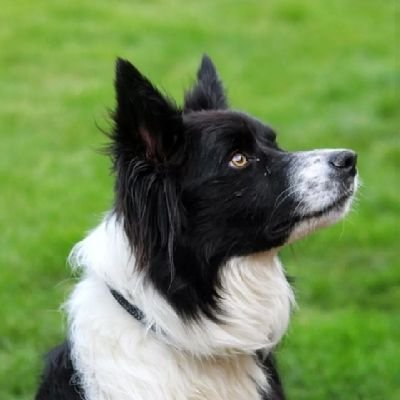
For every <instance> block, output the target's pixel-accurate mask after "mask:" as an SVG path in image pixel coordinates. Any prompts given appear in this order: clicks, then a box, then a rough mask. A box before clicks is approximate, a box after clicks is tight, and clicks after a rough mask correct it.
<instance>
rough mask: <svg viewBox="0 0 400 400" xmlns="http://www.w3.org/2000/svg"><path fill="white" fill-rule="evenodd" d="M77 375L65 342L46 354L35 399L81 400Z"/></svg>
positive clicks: (80, 389) (81, 392)
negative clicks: (43, 369) (44, 365)
mask: <svg viewBox="0 0 400 400" xmlns="http://www.w3.org/2000/svg"><path fill="white" fill-rule="evenodd" d="M83 398H84V396H83V391H82V388H81V387H80V384H79V380H78V377H77V376H76V375H75V371H74V367H73V365H72V361H71V358H70V349H69V345H68V343H67V342H65V343H63V344H61V345H60V346H58V347H56V348H54V349H53V350H52V351H51V352H50V353H49V354H48V355H47V356H46V369H45V371H44V373H43V377H42V382H41V384H40V387H39V390H38V392H37V394H36V397H35V400H82V399H83Z"/></svg>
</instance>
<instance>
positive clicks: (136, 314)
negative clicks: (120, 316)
mask: <svg viewBox="0 0 400 400" xmlns="http://www.w3.org/2000/svg"><path fill="white" fill-rule="evenodd" d="M110 292H111V294H112V295H113V297H114V299H115V300H116V301H117V302H118V304H119V305H120V306H121V307H122V308H123V309H124V310H125V311H127V312H128V313H129V314H130V315H132V317H133V318H135V319H136V320H137V321H139V322H140V323H141V324H143V325H145V321H146V315H145V314H144V312H143V311H142V310H141V309H140V308H139V307H138V306H136V305H135V304H132V303H130V302H129V301H128V300H127V299H126V298H125V297H124V296H123V295H122V294H121V293H119V292H117V291H116V290H114V289H111V288H110ZM150 329H151V330H152V331H153V332H155V325H154V324H152V325H151V326H150Z"/></svg>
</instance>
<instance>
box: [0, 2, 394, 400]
mask: <svg viewBox="0 0 400 400" xmlns="http://www.w3.org/2000/svg"><path fill="white" fill-rule="evenodd" d="M395 8H396V5H395V1H394V0H393V1H392V0H388V1H376V0H353V1H346V0H332V1H329V2H328V1H323V0H320V1H318V0H305V1H302V2H300V1H294V0H280V1H278V0H269V1H264V2H261V1H255V0H254V1H246V2H240V1H238V2H231V1H227V0H225V1H202V2H193V3H189V2H187V1H181V2H179V1H161V0H159V1H150V0H149V1H146V2H134V1H114V2H110V1H104V0H103V1H101V0H99V1H96V2H92V1H88V0H83V1H82V0H80V1H78V0H70V1H68V2H67V1H60V0H55V1H44V0H37V1H35V2H33V1H22V0H21V1H11V0H3V1H2V4H1V12H0V49H1V56H0V88H1V89H0V104H1V105H0V121H1V129H0V135H1V142H0V143H1V157H0V185H1V186H0V187H1V196H0V226H1V238H0V243H1V252H0V268H1V269H0V304H1V323H0V398H1V399H2V400H11V399H13V400H22V399H31V398H32V395H33V392H34V387H35V384H36V381H37V378H38V374H39V371H40V365H41V359H40V357H41V354H42V353H43V352H45V350H46V349H48V348H49V347H50V346H52V345H54V344H55V343H57V342H58V341H59V340H61V338H62V337H63V330H64V328H63V325H64V323H63V318H62V315H61V314H60V313H59V312H58V307H59V305H60V303H61V302H62V301H63V299H65V297H66V296H67V294H68V292H69V290H70V288H71V286H72V283H73V280H72V279H71V278H70V272H69V270H68V268H67V267H66V262H65V259H66V256H67V254H68V251H69V249H70V248H71V246H72V245H73V244H74V243H75V242H76V241H78V240H79V239H80V238H81V237H82V235H83V234H84V232H85V231H86V230H87V229H89V228H90V227H92V226H93V225H94V224H95V223H96V222H97V221H98V220H99V218H100V216H101V213H102V212H103V211H104V210H106V209H107V208H108V207H109V206H110V203H111V199H112V179H111V177H110V175H109V161H108V160H107V159H106V158H105V157H103V156H101V155H100V154H99V153H98V152H97V149H98V148H99V147H101V145H102V144H104V143H105V138H104V136H102V135H101V134H100V133H99V132H98V129H97V127H96V125H100V126H101V127H102V128H107V126H108V122H107V109H108V108H110V107H112V106H113V96H114V95H113V88H112V81H113V68H114V66H113V63H114V59H115V57H116V56H117V55H120V56H123V57H127V58H129V59H131V60H132V61H133V62H134V63H136V64H137V66H138V67H139V68H140V69H142V70H143V71H144V72H145V73H146V74H148V76H150V77H151V78H152V79H154V80H155V81H156V82H157V83H158V84H159V85H160V86H161V87H163V88H165V89H166V90H167V91H168V92H169V93H171V94H172V95H174V96H176V98H177V99H178V100H180V99H181V98H182V89H183V88H184V87H185V86H187V85H188V84H189V83H190V82H191V81H192V79H193V77H194V72H195V70H196V68H197V63H198V61H199V58H200V55H201V54H202V53H203V52H204V51H206V52H207V53H209V54H210V55H211V56H212V57H213V58H214V61H215V62H216V64H217V66H218V68H219V70H220V74H221V75H222V77H223V78H224V80H225V83H226V86H227V87H228V89H229V94H230V99H231V103H232V104H233V105H234V107H236V108H243V109H245V110H247V111H249V112H251V113H253V114H255V115H257V116H259V117H261V118H263V119H264V120H267V121H270V122H271V124H272V125H273V126H275V127H276V128H277V129H278V131H279V132H280V143H281V145H282V146H284V147H286V148H288V149H291V150H295V149H309V148H316V147H351V148H354V149H355V150H356V151H357V152H358V153H359V167H360V173H361V177H362V180H363V182H364V184H363V187H362V188H361V191H360V195H359V201H358V204H357V205H356V207H355V211H354V212H353V213H352V215H351V216H350V218H349V219H348V220H346V221H345V222H343V223H340V224H338V225H336V226H335V227H332V228H329V229H327V230H325V231H323V232H320V233H319V234H318V235H315V236H312V237H310V238H308V239H307V240H304V241H302V242H300V243H297V244H295V245H293V246H292V247H291V248H289V249H287V250H286V251H284V253H283V259H284V261H285V264H286V266H287V269H288V271H289V272H290V274H291V275H294V276H295V277H296V283H295V287H296V292H297V299H298V303H299V305H300V309H299V311H297V312H296V313H295V315H294V317H293V322H292V325H291V328H290V330H289V333H288V335H287V337H286V339H285V340H284V343H283V345H282V346H281V347H280V349H279V356H280V364H281V369H282V372H283V376H284V381H285V386H286V388H287V392H288V394H289V398H291V399H307V400H308V399H321V400H325V399H377V400H378V399H385V400H390V399H398V398H400V374H399V373H400V362H399V360H400V346H399V338H400V313H399V304H400V261H399V258H400V257H399V245H398V237H399V225H400V220H399V216H400V194H399V189H398V182H399V175H398V174H399V167H400V139H399V128H400V114H399V106H400V98H399V89H400V85H399V83H400V75H399V73H398V67H399V65H398V64H399V63H398V61H399V48H398V47H397V48H396V41H395V39H396V30H395V28H396V26H395V19H396V14H395V13H396V9H395ZM397 18H398V15H397ZM398 37H399V32H398V31H397V39H398ZM396 55H397V60H396ZM396 68H397V72H396Z"/></svg>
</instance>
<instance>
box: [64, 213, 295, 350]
mask: <svg viewBox="0 0 400 400" xmlns="http://www.w3.org/2000/svg"><path fill="white" fill-rule="evenodd" d="M71 261H72V264H73V265H76V266H79V267H82V268H83V269H84V271H85V275H86V278H87V279H94V280H99V281H103V282H104V285H105V286H110V287H112V288H114V289H115V290H117V291H118V292H119V293H121V294H122V295H123V296H124V297H125V298H126V299H127V300H128V301H130V302H132V303H133V304H135V305H136V306H137V307H139V308H140V309H141V310H142V311H143V312H144V314H145V315H146V322H147V324H148V327H150V326H156V330H159V332H163V333H165V334H164V335H159V337H160V339H161V340H164V341H167V342H168V344H169V345H171V346H173V347H175V348H177V349H179V350H183V351H189V352H191V353H193V352H195V353H197V355H198V356H204V355H205V356H217V355H223V354H227V353H232V352H241V353H252V352H254V351H256V350H259V349H266V350H270V349H271V348H272V347H274V346H275V345H276V344H277V343H278V341H279V340H280V338H281V337H282V335H283V334H284V332H285V330H286V328H287V325H288V321H289V316H290V308H291V304H292V303H293V301H294V299H293V293H292V290H291V288H290V286H289V284H288V283H287V281H286V278H285V275H284V273H283V269H282V266H281V264H280V262H279V259H278V258H277V255H276V253H275V252H267V253H258V254H255V255H252V256H246V257H236V258H232V259H230V260H229V261H228V262H227V264H226V265H225V266H224V267H223V268H222V269H221V276H220V281H221V289H220V292H219V293H218V294H219V296H220V304H219V308H220V311H218V315H216V317H217V318H215V320H211V319H209V318H207V317H205V316H200V317H199V318H198V319H196V320H193V321H184V320H183V319H182V318H181V317H180V316H179V315H178V314H177V313H176V312H175V310H174V309H173V308H172V307H171V306H170V305H169V304H168V302H167V301H166V300H165V299H164V298H163V297H162V296H161V295H160V294H159V293H158V292H157V290H156V289H155V288H154V287H153V285H152V284H151V283H150V282H149V280H148V279H146V277H145V275H144V273H143V272H139V271H138V270H137V269H136V268H135V260H134V256H133V255H132V251H131V248H130V246H129V243H128V241H127V239H126V236H125V234H124V230H123V228H122V226H121V224H120V223H119V222H118V221H117V220H116V218H115V216H114V215H112V214H110V215H109V216H107V217H106V218H105V219H104V221H103V222H102V223H101V224H100V225H99V226H98V227H97V228H96V229H95V230H93V231H92V232H91V233H90V234H89V235H88V236H87V237H86V238H85V239H84V240H83V241H82V242H81V243H79V244H78V245H77V246H76V247H75V249H74V250H73V253H72V256H71ZM112 300H113V301H115V300H114V299H112ZM122 311H124V310H122ZM124 312H125V311H124ZM125 316H126V317H127V318H132V317H131V316H129V315H125ZM216 321H218V322H216ZM144 331H146V330H145V329H144ZM148 334H152V333H151V332H149V333H148ZM156 334H157V332H156Z"/></svg>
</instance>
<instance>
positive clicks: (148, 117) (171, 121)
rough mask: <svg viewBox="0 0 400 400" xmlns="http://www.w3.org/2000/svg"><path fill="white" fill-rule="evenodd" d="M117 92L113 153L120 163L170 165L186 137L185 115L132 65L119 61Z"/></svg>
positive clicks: (117, 63)
mask: <svg viewBox="0 0 400 400" xmlns="http://www.w3.org/2000/svg"><path fill="white" fill-rule="evenodd" d="M115 90H116V100H117V106H116V110H115V112H114V115H113V118H114V122H115V124H114V130H113V133H112V139H113V144H112V149H111V151H112V153H113V156H114V158H115V159H116V161H119V159H121V158H122V159H123V160H125V161H126V162H129V160H131V159H132V158H142V159H143V158H144V159H146V160H148V161H151V162H154V163H162V162H165V161H167V160H168V158H169V156H170V155H171V154H172V153H173V151H174V149H175V148H176V147H177V145H178V143H179V141H180V138H181V135H182V130H183V129H182V117H181V112H180V111H179V110H178V109H177V107H176V106H175V105H174V104H173V103H172V101H170V100H169V99H168V98H166V97H165V96H163V95H162V94H161V93H160V92H159V91H158V90H157V89H156V88H155V87H154V86H153V85H152V84H151V82H149V81H148V80H147V79H146V78H145V77H144V76H143V75H142V74H141V73H140V72H139V71H138V70H137V69H136V68H135V67H134V66H133V65H132V64H131V63H130V62H129V61H126V60H122V59H117V62H116V77H115Z"/></svg>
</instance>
